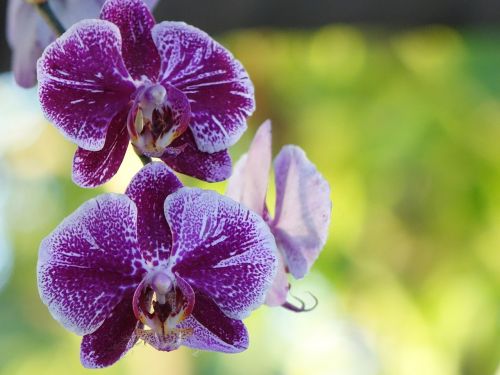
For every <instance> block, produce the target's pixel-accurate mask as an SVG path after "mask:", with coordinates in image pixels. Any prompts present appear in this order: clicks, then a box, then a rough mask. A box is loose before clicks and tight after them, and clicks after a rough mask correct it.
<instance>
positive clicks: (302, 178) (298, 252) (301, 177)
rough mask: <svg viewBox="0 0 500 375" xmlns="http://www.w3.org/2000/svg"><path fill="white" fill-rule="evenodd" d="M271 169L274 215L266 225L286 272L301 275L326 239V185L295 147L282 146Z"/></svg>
mask: <svg viewBox="0 0 500 375" xmlns="http://www.w3.org/2000/svg"><path fill="white" fill-rule="evenodd" d="M274 170H275V175H276V214H275V217H274V220H273V221H272V222H271V224H270V226H271V230H272V232H273V234H274V236H275V238H276V243H277V245H278V248H279V249H280V250H281V252H282V254H283V256H284V260H285V265H286V266H287V268H288V270H289V272H290V273H291V274H292V275H293V276H294V277H295V278H301V277H303V276H304V275H305V274H306V273H307V272H308V271H309V269H310V268H311V266H312V264H313V263H314V261H315V260H316V258H317V257H318V255H319V253H320V251H321V250H322V248H323V246H324V245H325V242H326V237H327V235H328V226H329V224H330V215H331V210H332V203H331V200H330V186H329V185H328V182H327V181H326V180H325V179H324V178H323V176H321V174H320V173H319V172H318V171H317V169H316V167H315V166H314V165H313V164H312V163H311V162H310V161H309V160H308V159H307V157H306V154H305V152H304V151H303V150H302V149H301V148H300V147H297V146H285V147H283V149H282V150H281V152H280V153H279V154H278V156H276V159H275V160H274Z"/></svg>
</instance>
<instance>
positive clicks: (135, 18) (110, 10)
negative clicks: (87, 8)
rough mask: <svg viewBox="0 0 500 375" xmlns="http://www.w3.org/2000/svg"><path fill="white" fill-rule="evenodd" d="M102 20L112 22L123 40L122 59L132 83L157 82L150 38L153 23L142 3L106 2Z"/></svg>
mask: <svg viewBox="0 0 500 375" xmlns="http://www.w3.org/2000/svg"><path fill="white" fill-rule="evenodd" d="M101 19H103V20H107V21H110V22H113V23H114V24H115V25H117V26H118V28H119V29H120V33H121V36H122V41H123V43H122V56H123V60H124V61H125V65H126V66H127V69H128V71H129V73H130V75H131V76H132V77H133V78H134V79H137V80H138V79H140V78H141V77H143V76H146V77H147V78H149V79H150V80H156V78H157V77H158V73H159V70H160V56H159V55H158V52H157V50H156V48H155V45H154V43H153V39H152V37H151V29H152V28H153V26H154V25H155V20H154V17H153V15H152V14H151V12H150V10H149V8H148V7H147V6H146V4H144V2H143V1H141V0H108V1H106V3H105V4H104V6H103V8H102V11H101Z"/></svg>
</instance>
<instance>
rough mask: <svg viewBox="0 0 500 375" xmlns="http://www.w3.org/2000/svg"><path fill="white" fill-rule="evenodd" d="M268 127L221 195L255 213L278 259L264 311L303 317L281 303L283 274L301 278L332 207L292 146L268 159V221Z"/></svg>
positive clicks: (325, 189)
mask: <svg viewBox="0 0 500 375" xmlns="http://www.w3.org/2000/svg"><path fill="white" fill-rule="evenodd" d="M271 158H272V150H271V122H270V121H266V122H265V123H264V124H262V125H261V127H260V128H259V129H258V131H257V133H256V135H255V138H254V139H253V141H252V144H251V145H250V149H249V151H248V154H246V155H243V156H242V157H241V159H240V160H239V161H238V163H237V164H236V166H235V171H234V174H233V176H231V178H230V180H229V183H228V188H227V192H226V195H227V196H229V197H231V198H233V199H234V200H236V201H237V202H241V203H243V204H244V205H245V206H246V207H248V208H249V209H251V210H252V211H254V212H256V213H257V214H259V215H260V216H262V217H263V218H264V220H265V221H266V222H267V223H268V225H269V227H270V229H271V232H272V233H273V235H274V237H275V239H276V245H277V246H278V250H279V253H280V255H281V256H280V259H279V266H278V272H277V275H276V278H275V280H274V283H273V286H272V288H271V289H270V290H269V292H268V294H267V296H266V303H267V304H268V305H270V306H280V305H282V306H284V307H287V308H289V309H291V310H294V311H303V309H304V305H302V308H297V307H295V306H293V305H292V304H290V303H288V302H287V301H286V299H287V295H288V291H289V289H290V287H289V283H288V280H287V275H286V274H287V273H291V274H292V276H293V277H294V278H296V279H300V278H302V277H304V276H305V275H306V274H307V273H308V272H309V270H310V268H311V267H312V265H313V263H314V262H315V261H316V259H317V257H318V256H319V253H320V252H321V250H322V249H323V246H324V245H325V243H326V238H327V236H328V226H329V224H330V215H331V210H332V202H331V200H330V186H329V184H328V182H327V181H326V180H325V179H324V178H323V176H321V174H320V173H319V172H318V170H317V169H316V167H315V166H314V165H313V164H312V163H311V162H310V161H309V160H308V159H307V157H306V154H305V152H304V151H303V150H302V149H301V148H300V147H297V146H292V145H287V146H284V147H283V148H282V149H281V151H280V152H279V154H278V155H277V156H276V158H275V159H274V172H275V182H276V208H275V215H274V218H272V217H270V215H269V212H268V209H267V205H266V195H267V186H268V180H269V171H270V169H271Z"/></svg>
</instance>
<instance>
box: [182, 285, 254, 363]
mask: <svg viewBox="0 0 500 375" xmlns="http://www.w3.org/2000/svg"><path fill="white" fill-rule="evenodd" d="M179 327H180V328H184V329H189V330H192V333H191V334H190V335H188V336H186V338H184V340H183V343H182V344H183V345H185V346H188V347H190V348H193V349H199V350H209V351H217V352H223V353H239V352H242V351H243V350H245V349H247V348H248V333H247V330H246V328H245V326H244V324H243V322H241V321H240V320H235V319H231V318H228V317H227V316H225V315H224V314H223V313H222V311H221V310H220V309H219V307H217V304H216V303H215V302H214V301H213V300H212V299H211V298H210V297H207V296H206V295H204V294H203V293H199V292H198V293H196V297H195V305H194V310H193V313H192V315H191V316H190V317H189V318H187V319H186V320H185V321H183V322H182V323H181V324H180V325H179Z"/></svg>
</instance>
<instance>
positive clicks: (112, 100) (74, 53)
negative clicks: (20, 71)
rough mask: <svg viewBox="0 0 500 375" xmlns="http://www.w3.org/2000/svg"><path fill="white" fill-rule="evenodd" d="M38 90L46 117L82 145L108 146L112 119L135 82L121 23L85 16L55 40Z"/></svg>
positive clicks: (42, 61)
mask: <svg viewBox="0 0 500 375" xmlns="http://www.w3.org/2000/svg"><path fill="white" fill-rule="evenodd" d="M38 82H39V89H38V94H39V98H40V103H41V106H42V109H43V111H44V113H45V116H46V117H47V118H48V119H49V120H50V121H51V122H53V123H54V124H55V126H56V127H57V128H58V129H59V130H60V131H61V132H62V133H63V134H64V135H65V136H66V137H68V138H69V139H70V140H71V141H73V142H74V143H76V144H77V145H78V146H79V147H81V148H83V149H86V150H90V151H98V150H100V149H102V148H103V147H104V143H105V139H106V132H107V130H108V126H109V123H110V122H111V120H112V119H113V118H114V117H115V116H116V115H117V114H118V113H119V112H120V111H121V110H123V109H124V107H125V106H126V105H127V103H128V102H129V100H130V95H131V93H132V92H133V91H134V90H135V86H134V84H133V82H132V81H131V78H130V76H129V74H128V72H127V69H126V68H125V64H124V62H123V59H122V57H121V36H120V31H119V30H118V27H116V26H115V25H113V24H112V23H110V22H107V21H101V20H84V21H80V22H79V23H77V24H75V25H73V26H72V27H71V28H70V29H69V30H68V31H66V32H65V33H64V34H63V36H61V37H60V38H58V39H57V40H56V41H55V42H54V43H52V44H50V45H49V46H48V47H47V48H46V49H45V52H44V53H43V55H42V57H41V58H40V59H39V60H38Z"/></svg>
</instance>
